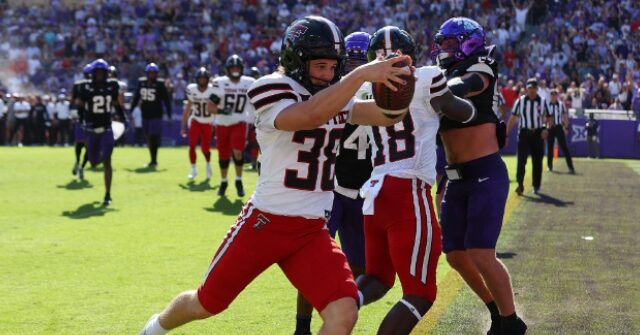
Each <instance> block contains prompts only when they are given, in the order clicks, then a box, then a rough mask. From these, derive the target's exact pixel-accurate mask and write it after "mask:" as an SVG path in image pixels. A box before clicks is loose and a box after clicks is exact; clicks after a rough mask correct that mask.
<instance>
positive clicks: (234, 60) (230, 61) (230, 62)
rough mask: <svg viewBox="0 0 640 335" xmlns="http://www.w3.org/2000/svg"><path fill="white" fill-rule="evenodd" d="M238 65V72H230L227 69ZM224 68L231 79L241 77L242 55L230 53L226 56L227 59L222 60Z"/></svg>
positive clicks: (242, 67) (242, 69)
mask: <svg viewBox="0 0 640 335" xmlns="http://www.w3.org/2000/svg"><path fill="white" fill-rule="evenodd" d="M236 66H237V67H240V72H231V71H230V70H229V69H230V68H232V67H236ZM224 69H225V71H226V73H227V76H229V77H230V78H233V79H238V78H240V77H242V72H244V61H243V60H242V57H240V56H238V55H235V54H234V55H231V56H229V57H228V58H227V60H226V61H225V62H224Z"/></svg>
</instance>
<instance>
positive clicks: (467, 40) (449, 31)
mask: <svg viewBox="0 0 640 335" xmlns="http://www.w3.org/2000/svg"><path fill="white" fill-rule="evenodd" d="M452 41H456V42H457V43H454V42H452ZM456 44H457V45H456ZM484 49H485V35H484V30H483V29H482V26H480V24H478V22H476V21H474V20H471V19H469V18H466V17H454V18H451V19H449V20H447V21H445V22H444V23H443V24H442V25H441V26H440V29H439V30H438V33H437V34H436V36H435V44H434V50H433V52H432V54H431V57H432V58H433V59H434V61H435V62H436V63H437V64H438V66H440V67H442V68H449V67H451V66H452V65H454V64H455V63H457V62H460V61H462V60H465V59H467V58H469V57H471V56H472V55H474V54H476V53H478V52H480V51H482V50H484Z"/></svg>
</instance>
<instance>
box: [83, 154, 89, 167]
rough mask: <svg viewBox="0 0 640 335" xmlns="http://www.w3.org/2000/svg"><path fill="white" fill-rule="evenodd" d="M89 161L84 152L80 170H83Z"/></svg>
mask: <svg viewBox="0 0 640 335" xmlns="http://www.w3.org/2000/svg"><path fill="white" fill-rule="evenodd" d="M88 161H89V154H88V153H87V152H86V151H85V152H84V158H83V159H82V168H83V169H84V167H85V166H87V162H88Z"/></svg>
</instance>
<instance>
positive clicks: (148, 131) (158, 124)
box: [142, 118, 162, 136]
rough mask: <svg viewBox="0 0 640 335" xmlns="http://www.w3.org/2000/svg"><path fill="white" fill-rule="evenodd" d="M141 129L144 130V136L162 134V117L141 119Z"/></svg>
mask: <svg viewBox="0 0 640 335" xmlns="http://www.w3.org/2000/svg"><path fill="white" fill-rule="evenodd" d="M142 129H143V130H144V134H145V135H146V136H149V135H162V119H161V118H153V119H147V120H145V119H143V120H142Z"/></svg>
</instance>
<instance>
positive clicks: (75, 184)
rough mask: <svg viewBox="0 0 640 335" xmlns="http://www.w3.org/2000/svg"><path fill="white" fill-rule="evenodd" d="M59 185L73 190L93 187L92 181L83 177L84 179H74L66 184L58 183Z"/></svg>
mask: <svg viewBox="0 0 640 335" xmlns="http://www.w3.org/2000/svg"><path fill="white" fill-rule="evenodd" d="M57 187H58V188H64V189H67V190H72V191H73V190H82V189H85V188H92V187H93V185H91V183H90V182H88V181H87V180H86V179H83V180H79V179H72V180H71V181H70V182H68V183H67V184H66V185H58V186H57Z"/></svg>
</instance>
